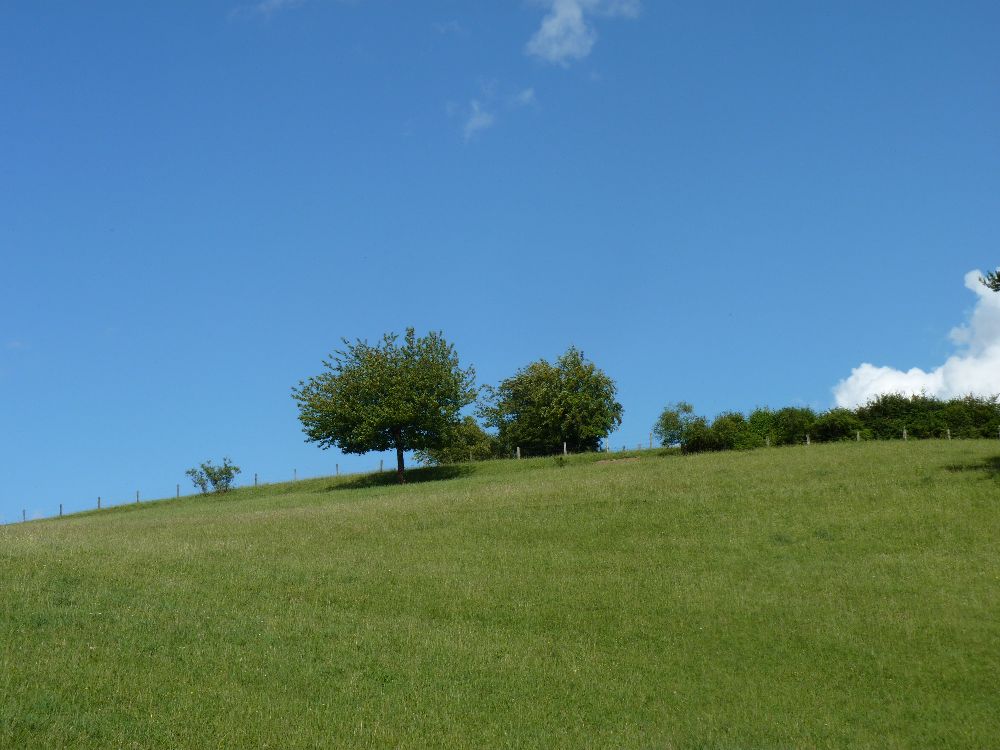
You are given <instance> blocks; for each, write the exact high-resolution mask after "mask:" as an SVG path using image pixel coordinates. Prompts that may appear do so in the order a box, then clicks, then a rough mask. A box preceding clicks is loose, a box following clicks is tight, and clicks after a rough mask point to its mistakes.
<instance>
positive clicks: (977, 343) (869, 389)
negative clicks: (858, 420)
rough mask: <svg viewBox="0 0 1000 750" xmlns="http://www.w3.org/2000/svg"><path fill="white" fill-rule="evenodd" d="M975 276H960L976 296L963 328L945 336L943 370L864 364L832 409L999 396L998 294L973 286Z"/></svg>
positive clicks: (837, 391) (841, 386)
mask: <svg viewBox="0 0 1000 750" xmlns="http://www.w3.org/2000/svg"><path fill="white" fill-rule="evenodd" d="M981 275H982V274H981V273H980V272H979V271H970V272H969V273H967V274H966V275H965V286H966V287H967V288H968V289H970V290H971V291H972V292H974V293H975V294H976V295H978V297H979V299H978V300H977V302H976V307H975V309H974V310H973V311H972V315H971V317H970V318H969V321H968V323H966V324H965V325H962V326H959V327H958V328H955V329H953V330H952V331H951V340H952V342H953V343H954V344H955V345H956V347H957V351H956V353H955V354H954V355H952V356H951V357H949V358H948V359H947V360H946V361H945V362H944V364H942V365H941V366H940V367H936V368H934V369H932V370H929V371H925V370H922V369H920V368H919V367H914V368H912V369H909V370H905V371H904V370H897V369H895V368H894V367H880V366H876V365H873V364H871V363H869V362H864V363H862V364H860V365H858V366H857V367H855V368H854V369H853V370H852V371H851V374H850V375H849V376H848V377H847V378H845V379H844V380H842V381H840V382H839V383H838V384H837V385H836V386H835V387H834V389H833V394H834V398H835V399H836V402H837V405H838V406H846V407H854V406H858V405H860V404H864V403H865V402H867V401H868V400H870V399H872V398H874V397H875V396H878V395H880V394H883V393H903V394H907V395H912V394H918V393H926V394H927V395H928V396H936V397H938V398H956V397H960V396H966V395H969V394H972V395H977V396H992V395H994V394H997V393H1000V293H997V292H992V291H990V290H989V289H987V288H986V287H985V286H983V285H982V284H980V283H979V277H980V276H981Z"/></svg>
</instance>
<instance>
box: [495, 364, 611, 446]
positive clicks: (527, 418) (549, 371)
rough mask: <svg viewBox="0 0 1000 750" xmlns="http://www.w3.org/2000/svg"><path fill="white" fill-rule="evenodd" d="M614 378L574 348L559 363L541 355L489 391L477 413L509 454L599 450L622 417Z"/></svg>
mask: <svg viewBox="0 0 1000 750" xmlns="http://www.w3.org/2000/svg"><path fill="white" fill-rule="evenodd" d="M617 390H618V389H617V386H616V385H615V381H614V380H612V379H611V378H610V377H608V376H607V375H606V374H605V373H604V371H603V370H601V369H600V368H598V367H597V366H596V365H595V364H594V363H593V362H591V361H590V360H588V359H587V358H586V357H584V355H583V352H581V351H580V350H579V349H577V348H576V347H575V346H571V347H570V348H569V349H567V350H566V352H565V353H564V354H562V355H561V356H560V357H559V358H558V359H556V361H555V363H550V362H547V361H546V360H544V359H540V360H538V361H537V362H532V363H531V364H529V365H528V366H527V367H524V368H522V369H520V370H518V371H517V373H516V374H515V375H513V376H512V377H509V378H507V379H506V380H504V381H503V382H502V383H500V385H499V386H497V387H496V388H489V389H487V400H486V402H485V403H483V404H481V405H480V408H479V415H480V416H481V417H482V418H483V421H485V422H486V424H487V425H488V426H490V427H493V428H494V429H496V431H497V435H498V437H499V440H500V444H501V445H502V446H503V449H504V451H505V452H506V453H507V454H508V455H509V454H510V453H513V452H514V450H515V449H516V448H518V447H520V448H521V449H523V450H526V451H527V453H528V455H535V456H540V455H550V454H554V453H560V452H561V451H562V448H563V443H565V444H566V446H567V447H568V449H569V450H570V451H572V452H574V453H579V452H583V451H596V450H597V449H598V448H599V447H600V445H601V440H602V439H603V438H604V437H605V436H606V435H608V434H609V433H610V432H611V431H612V430H613V429H614V428H615V427H616V426H618V425H620V424H621V421H622V405H621V404H620V403H618V401H617V400H616V398H615V396H616V394H617Z"/></svg>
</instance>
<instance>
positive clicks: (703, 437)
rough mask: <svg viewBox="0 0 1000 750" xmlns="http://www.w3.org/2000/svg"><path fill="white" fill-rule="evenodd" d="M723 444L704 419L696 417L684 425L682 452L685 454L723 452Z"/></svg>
mask: <svg viewBox="0 0 1000 750" xmlns="http://www.w3.org/2000/svg"><path fill="white" fill-rule="evenodd" d="M722 448H723V446H722V443H720V442H719V436H718V435H716V434H715V432H714V431H713V430H712V428H711V427H710V426H709V424H708V420H707V419H705V418H704V417H694V418H692V419H690V420H689V421H688V422H687V424H685V425H684V432H683V433H682V434H681V450H682V451H683V452H684V453H705V452H707V451H721V450H722Z"/></svg>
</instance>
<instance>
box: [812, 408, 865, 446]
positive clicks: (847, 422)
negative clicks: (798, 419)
mask: <svg viewBox="0 0 1000 750" xmlns="http://www.w3.org/2000/svg"><path fill="white" fill-rule="evenodd" d="M858 433H861V437H863V438H868V437H871V432H870V431H869V430H868V428H867V427H866V426H865V423H864V422H862V421H861V418H860V417H858V415H857V414H855V413H854V412H853V411H851V410H850V409H831V410H830V411H828V412H826V413H825V414H821V415H820V416H819V417H818V418H817V419H816V421H815V423H814V424H813V436H814V437H815V439H816V440H818V441H820V442H821V443H833V442H836V441H838V440H856V439H857V437H858Z"/></svg>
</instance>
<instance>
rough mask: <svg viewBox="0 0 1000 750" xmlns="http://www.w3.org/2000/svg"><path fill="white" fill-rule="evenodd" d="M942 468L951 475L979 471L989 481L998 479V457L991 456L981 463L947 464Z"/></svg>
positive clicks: (999, 459)
mask: <svg viewBox="0 0 1000 750" xmlns="http://www.w3.org/2000/svg"><path fill="white" fill-rule="evenodd" d="M944 468H945V469H947V470H948V471H950V472H953V473H957V472H960V471H981V472H984V473H985V474H986V476H987V477H989V478H990V479H1000V456H991V457H990V458H986V459H983V460H982V461H975V462H970V463H965V464H948V465H947V466H945V467H944Z"/></svg>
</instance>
